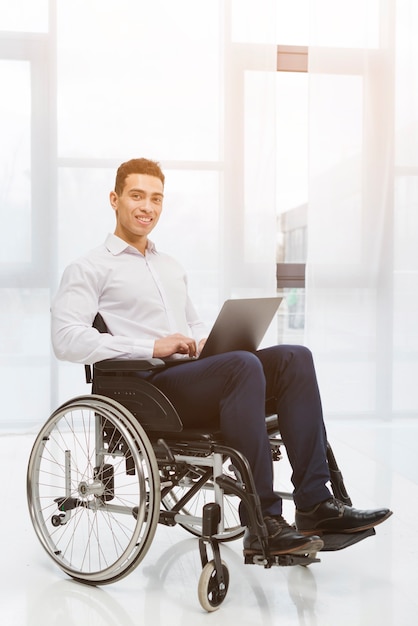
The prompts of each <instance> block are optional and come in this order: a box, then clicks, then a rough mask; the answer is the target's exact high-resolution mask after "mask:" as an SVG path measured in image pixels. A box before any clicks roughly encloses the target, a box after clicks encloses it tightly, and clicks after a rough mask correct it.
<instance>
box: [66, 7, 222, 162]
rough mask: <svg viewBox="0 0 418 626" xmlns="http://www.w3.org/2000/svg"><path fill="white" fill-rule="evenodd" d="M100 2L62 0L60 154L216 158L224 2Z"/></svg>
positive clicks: (181, 158)
mask: <svg viewBox="0 0 418 626" xmlns="http://www.w3.org/2000/svg"><path fill="white" fill-rule="evenodd" d="M106 4H108V3H107V2H102V1H95V2H89V3H86V2H85V1H84V0H76V1H73V2H70V3H64V2H63V3H58V125H59V155H60V156H65V157H69V156H72V157H97V155H100V156H101V157H109V158H112V157H113V156H114V155H115V154H122V155H129V157H131V156H132V157H135V156H147V157H150V158H156V159H158V160H217V159H219V149H220V148H219V143H220V142H219V120H220V92H221V88H222V85H221V82H220V28H219V23H220V13H219V6H220V3H219V2H216V1H214V0H206V1H200V2H195V1H194V0H178V1H177V2H172V3H171V2H164V0H154V1H153V2H148V3H144V2H133V1H132V0H123V1H122V2H118V6H117V10H116V9H115V8H114V9H113V10H112V11H109V12H108V11H106V10H104V5H106ZM110 4H112V5H113V6H114V3H110ZM75 34H76V45H75ZM93 42H94V45H93ZM109 42H111V45H109Z"/></svg>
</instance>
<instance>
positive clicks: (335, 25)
mask: <svg viewBox="0 0 418 626" xmlns="http://www.w3.org/2000/svg"><path fill="white" fill-rule="evenodd" d="M379 19H380V0H367V1H366V2H365V0H351V1H350V2H346V3H344V4H343V6H342V5H341V2H335V0H311V20H310V41H309V45H311V46H332V47H335V48H378V47H379V26H380V22H379Z"/></svg>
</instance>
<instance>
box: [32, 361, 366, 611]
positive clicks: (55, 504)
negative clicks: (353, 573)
mask: <svg viewBox="0 0 418 626" xmlns="http://www.w3.org/2000/svg"><path fill="white" fill-rule="evenodd" d="M160 367H166V364H165V363H164V362H163V361H160V360H159V359H151V360H147V361H135V360H134V361H118V360H108V361H102V362H101V363H97V364H96V365H95V366H94V375H93V377H92V376H91V373H90V368H89V366H87V368H86V377H87V382H92V383H93V389H92V392H93V393H92V394H91V395H86V396H79V397H77V398H74V399H72V400H69V401H68V402H66V403H64V404H63V405H62V406H61V407H59V408H58V409H57V410H56V411H54V413H53V414H52V415H51V416H50V418H49V419H48V420H47V422H46V423H45V425H44V426H43V428H42V429H41V431H40V433H39V434H38V436H37V438H36V440H35V442H34V445H33V448H32V452H31V455H30V458H29V465H28V472H27V495H28V505H29V511H30V515H31V519H32V523H33V526H34V529H35V532H36V534H37V536H38V538H39V540H40V542H41V544H42V545H43V547H44V548H45V550H46V551H47V553H48V554H49V555H50V557H51V558H52V559H53V560H54V561H55V562H56V563H57V564H58V565H59V567H60V568H61V569H63V570H64V571H65V572H66V573H67V574H68V575H69V576H71V577H73V578H74V579H76V580H78V581H81V582H83V583H87V584H93V585H97V584H107V583H113V582H115V581H117V580H120V579H121V578H123V577H124V576H126V575H128V574H129V573H130V572H131V571H132V570H133V569H134V568H135V567H136V566H137V565H138V564H139V563H140V562H141V561H142V559H143V558H144V557H145V555H146V553H147V551H148V549H149V547H150V546H151V543H152V540H153V538H154V534H155V530H156V527H157V524H158V523H160V524H164V525H167V526H174V525H176V524H179V525H180V526H182V527H183V528H184V529H185V530H187V531H188V532H190V533H192V534H193V535H195V536H196V537H198V538H199V551H200V558H201V563H202V573H201V576H200V579H199V583H198V597H199V601H200V603H201V606H202V607H203V608H204V609H205V610H207V611H213V610H216V609H217V608H219V606H220V605H221V604H222V602H223V601H224V599H225V597H226V594H227V591H228V586H229V573H228V568H227V565H226V564H225V563H224V562H223V561H222V560H221V556H220V548H219V544H221V543H222V542H225V541H231V540H234V539H236V538H238V537H241V536H242V535H243V533H244V528H243V527H242V526H241V523H240V520H239V516H238V505H239V503H240V502H242V503H243V505H244V506H245V507H246V510H247V514H248V518H249V524H248V525H249V528H250V531H251V532H252V533H254V534H256V535H257V536H258V538H259V541H260V545H261V551H260V553H259V554H254V555H245V559H244V561H245V563H247V564H250V563H252V564H259V565H263V566H264V567H266V568H269V567H272V566H273V565H296V564H302V565H309V564H310V563H314V562H318V561H319V559H317V558H316V554H315V553H313V554H304V555H296V554H292V555H280V556H277V555H276V556H272V555H270V554H269V551H268V543H267V531H266V527H265V524H264V521H263V516H262V511H261V506H260V501H259V498H258V495H257V493H256V490H255V486H254V481H253V477H252V473H251V469H250V467H249V464H248V461H247V460H246V458H245V457H244V456H243V455H242V454H240V453H239V452H238V451H237V450H234V449H232V448H230V447H229V446H226V445H225V444H224V442H223V441H222V437H221V434H220V433H219V432H206V431H202V430H195V429H187V430H185V429H183V425H182V423H181V420H180V417H179V416H178V414H177V412H176V410H175V408H174V407H173V405H172V404H171V402H170V401H169V400H168V398H166V396H165V395H164V394H163V393H162V392H161V391H160V390H159V389H157V388H156V387H155V386H153V385H152V384H150V383H149V382H147V381H146V380H144V379H142V378H140V377H138V372H139V371H141V370H142V371H143V370H154V369H155V368H160ZM266 427H267V430H268V432H269V438H270V443H271V450H272V460H273V461H277V460H279V459H280V457H281V454H280V447H281V445H283V442H282V440H281V438H280V434H279V430H278V422H277V417H276V416H270V417H268V418H266ZM328 463H329V466H330V470H331V484H332V489H333V492H334V495H335V496H336V497H337V498H339V499H340V500H343V501H344V502H345V503H347V504H351V502H350V498H349V496H348V494H347V492H346V489H345V486H344V481H343V478H342V475H341V472H340V470H339V469H338V466H337V463H336V461H335V457H334V455H333V453H332V450H331V447H330V446H329V445H328ZM280 495H281V496H282V497H284V498H287V499H291V498H292V496H291V494H290V493H281V494H280ZM369 534H374V530H373V529H372V530H371V531H366V532H365V533H356V534H355V536H354V535H345V536H344V537H343V538H342V537H341V536H338V537H337V538H336V537H335V536H334V537H330V538H329V542H328V545H325V547H324V549H329V550H335V549H341V548H342V547H347V545H351V544H352V543H355V542H357V541H360V540H361V539H363V538H365V536H368V535H369ZM210 554H211V555H212V558H210V556H209V555H210Z"/></svg>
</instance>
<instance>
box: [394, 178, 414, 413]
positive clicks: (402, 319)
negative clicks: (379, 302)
mask: <svg viewBox="0 0 418 626" xmlns="http://www.w3.org/2000/svg"><path fill="white" fill-rule="evenodd" d="M417 197H418V176H410V177H398V178H397V179H396V182H395V219H394V238H395V262H394V266H395V275H394V293H393V303H394V319H393V327H394V333H393V335H394V365H393V370H394V381H393V406H394V410H397V411H403V412H404V411H414V410H415V411H416V396H415V393H414V392H413V391H412V390H414V389H415V386H416V381H417V379H418V358H417V356H418V331H417V324H416V318H417V311H418V254H417V246H416V233H417V232H418V213H417V210H416V207H417Z"/></svg>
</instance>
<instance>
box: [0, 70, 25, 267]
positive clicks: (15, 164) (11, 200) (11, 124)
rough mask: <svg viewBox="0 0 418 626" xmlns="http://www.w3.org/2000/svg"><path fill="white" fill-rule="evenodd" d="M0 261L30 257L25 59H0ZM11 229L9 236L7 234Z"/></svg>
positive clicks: (23, 259)
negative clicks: (2, 89)
mask: <svg viewBox="0 0 418 626" xmlns="http://www.w3.org/2000/svg"><path fill="white" fill-rule="evenodd" d="M0 84H1V85H7V98H5V97H3V98H0V137H1V142H0V216H1V221H2V223H3V224H7V228H3V229H2V230H1V231H0V264H1V263H13V262H29V261H30V260H31V161H30V149H31V142H30V137H31V126H30V124H31V91H30V64H29V62H27V61H4V60H0ZM10 233H13V237H11V236H10Z"/></svg>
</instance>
